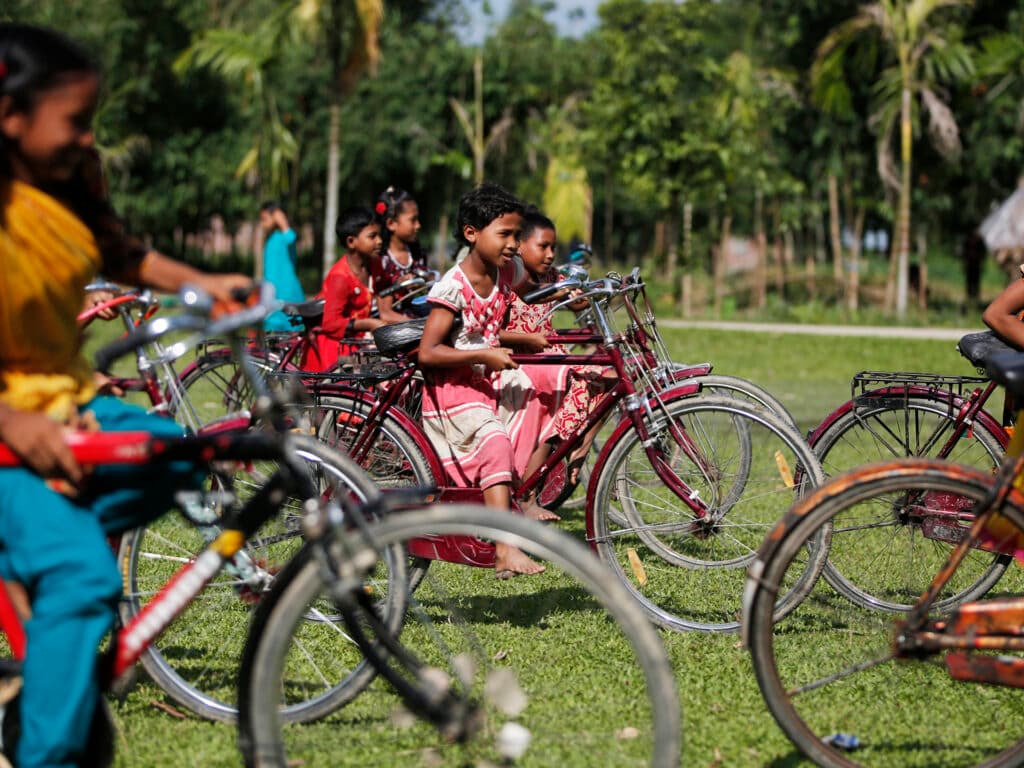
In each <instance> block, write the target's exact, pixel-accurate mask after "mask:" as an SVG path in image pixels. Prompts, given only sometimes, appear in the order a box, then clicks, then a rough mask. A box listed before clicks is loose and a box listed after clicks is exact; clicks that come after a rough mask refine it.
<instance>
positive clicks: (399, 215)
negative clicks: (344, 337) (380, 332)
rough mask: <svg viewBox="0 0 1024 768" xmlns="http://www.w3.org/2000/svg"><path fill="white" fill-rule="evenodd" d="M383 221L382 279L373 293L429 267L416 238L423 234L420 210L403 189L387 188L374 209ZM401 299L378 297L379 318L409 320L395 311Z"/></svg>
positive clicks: (392, 321) (393, 321)
mask: <svg viewBox="0 0 1024 768" xmlns="http://www.w3.org/2000/svg"><path fill="white" fill-rule="evenodd" d="M374 210H375V212H376V213H377V216H378V218H379V219H380V222H381V226H382V227H383V229H382V230H381V235H382V236H383V238H384V249H383V255H382V256H381V259H380V279H379V280H378V281H377V282H376V284H375V285H374V290H375V291H377V292H378V293H380V292H381V291H383V290H384V289H386V288H390V287H391V286H392V285H398V284H399V283H401V282H403V281H404V280H405V279H407V278H408V277H410V276H411V275H414V274H415V273H416V272H417V271H424V270H426V268H427V258H426V254H425V253H424V252H423V247H422V246H421V245H420V243H419V240H417V236H418V235H419V231H420V207H419V205H417V204H416V201H415V200H413V198H412V195H410V194H409V193H408V192H406V191H405V190H404V189H398V188H396V187H388V188H387V189H386V190H384V192H383V194H381V196H380V199H379V200H378V201H377V205H376V207H375V208H374ZM399 298H401V297H400V296H395V295H394V294H390V295H388V296H378V297H377V309H378V311H379V314H380V319H381V320H383V321H384V322H386V323H399V322H401V321H403V320H409V319H410V317H409V316H408V315H405V314H403V313H401V312H398V311H396V310H395V309H394V305H395V302H396V300H397V299H399Z"/></svg>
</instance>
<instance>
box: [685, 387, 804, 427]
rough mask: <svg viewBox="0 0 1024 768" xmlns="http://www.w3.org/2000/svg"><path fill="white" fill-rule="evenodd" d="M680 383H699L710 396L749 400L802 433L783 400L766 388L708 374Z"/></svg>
mask: <svg viewBox="0 0 1024 768" xmlns="http://www.w3.org/2000/svg"><path fill="white" fill-rule="evenodd" d="M679 383H680V384H682V383H697V384H700V386H701V390H702V391H705V390H706V391H708V392H709V393H710V394H716V395H719V394H720V395H731V396H733V397H739V398H740V399H741V400H748V401H750V402H752V403H755V404H756V405H760V406H762V407H763V408H766V409H767V410H769V411H771V412H772V413H774V414H775V415H776V416H779V417H780V418H782V419H783V420H784V421H785V422H786V423H787V424H789V425H790V426H791V427H793V429H795V430H796V431H797V432H799V431H800V430H799V428H798V427H797V425H796V420H795V419H794V418H793V414H792V413H790V412H789V409H788V408H787V407H786V406H785V405H784V404H783V402H782V401H781V400H779V399H778V398H777V397H775V395H773V394H772V393H771V392H769V391H768V390H767V389H765V388H764V387H762V386H759V385H757V384H755V383H754V382H752V381H749V380H747V379H741V378H740V377H738V376H728V375H725V374H719V373H707V374H704V375H703V376H695V377H694V378H692V379H687V380H686V381H685V382H679Z"/></svg>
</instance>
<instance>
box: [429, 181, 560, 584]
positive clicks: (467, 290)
mask: <svg viewBox="0 0 1024 768" xmlns="http://www.w3.org/2000/svg"><path fill="white" fill-rule="evenodd" d="M522 210H523V206H522V203H520V202H519V201H518V200H517V199H516V198H515V197H513V196H512V195H510V194H509V193H508V192H506V191H505V190H504V189H502V188H501V187H499V186H497V185H494V184H483V185H481V186H479V187H477V188H476V189H474V190H473V191H471V192H469V193H467V194H465V195H463V197H462V199H461V200H460V201H459V214H458V223H457V226H458V230H457V232H458V236H459V238H460V240H462V241H463V242H464V243H465V244H466V245H467V246H468V247H469V252H468V254H467V255H466V258H465V259H464V260H463V261H462V262H461V263H459V264H457V265H456V266H454V267H452V268H451V269H450V270H449V271H448V272H447V273H446V274H445V275H444V277H442V278H441V279H440V280H439V281H438V282H437V283H436V284H435V285H434V287H433V289H432V290H431V291H430V296H429V298H428V300H429V301H430V304H431V311H430V315H429V316H428V317H427V323H426V327H425V328H424V330H423V338H422V340H421V342H420V348H419V363H420V366H421V368H422V369H423V372H424V379H425V382H426V383H425V386H424V390H423V426H424V429H425V430H426V432H427V435H428V436H429V437H430V440H431V442H432V443H433V445H434V447H435V449H436V450H437V452H438V454H439V455H440V456H441V458H442V461H443V463H444V467H445V470H446V471H447V472H448V475H449V477H450V479H451V481H452V482H453V483H454V484H455V485H457V486H460V487H464V488H467V487H479V488H481V489H482V490H483V495H484V503H485V504H486V505H487V506H490V507H496V508H498V509H502V510H510V509H511V507H512V492H511V488H512V483H513V481H514V479H515V478H516V475H517V474H518V473H517V471H516V470H517V467H516V451H515V448H514V444H515V443H516V441H517V439H519V440H520V441H522V434H523V431H524V421H525V418H526V416H527V411H528V409H529V407H530V405H531V402H530V401H531V397H532V392H533V385H532V384H531V382H530V380H529V377H528V376H526V375H525V374H524V373H523V372H522V371H521V370H519V367H518V365H517V364H516V363H515V362H514V361H513V360H512V358H511V351H510V350H509V349H507V348H505V347H503V346H501V345H502V343H503V342H506V337H505V333H504V331H503V330H502V328H503V327H504V323H505V319H506V314H507V311H508V306H509V303H510V301H511V296H510V286H509V285H508V284H507V283H504V282H503V281H502V280H501V279H500V277H499V273H500V270H501V268H502V267H503V266H504V265H506V264H508V263H509V262H510V261H511V259H512V257H513V256H514V255H515V253H516V251H517V250H518V248H519V228H520V226H521V223H522ZM456 318H461V319H462V326H461V328H459V329H458V330H456V329H455V320H456ZM517 341H519V342H522V341H523V340H522V339H521V338H517ZM506 343H507V342H506ZM525 431H526V433H527V434H526V441H527V443H528V444H529V445H532V442H533V440H534V439H535V435H534V434H529V429H526V430H525ZM531 450H532V449H531ZM527 455H528V454H527ZM518 469H520V470H521V469H522V467H519V468H518ZM494 568H495V574H496V575H497V576H498V577H499V578H511V577H513V576H519V575H524V574H534V573H540V572H541V571H543V570H544V567H543V566H542V565H540V564H539V563H536V562H534V561H533V560H531V559H530V558H529V557H527V555H526V554H525V553H523V552H522V551H521V550H519V549H517V548H515V547H511V546H509V545H506V544H498V545H496V547H495V563H494Z"/></svg>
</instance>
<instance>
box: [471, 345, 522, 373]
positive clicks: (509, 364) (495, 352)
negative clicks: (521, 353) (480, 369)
mask: <svg viewBox="0 0 1024 768" xmlns="http://www.w3.org/2000/svg"><path fill="white" fill-rule="evenodd" d="M480 362H482V363H483V364H484V365H485V366H486V367H487V370H489V371H507V370H510V369H512V368H518V367H519V363H517V362H516V361H515V360H513V359H512V350H511V349H508V348H507V347H492V348H491V349H485V350H483V351H482V352H481V353H480Z"/></svg>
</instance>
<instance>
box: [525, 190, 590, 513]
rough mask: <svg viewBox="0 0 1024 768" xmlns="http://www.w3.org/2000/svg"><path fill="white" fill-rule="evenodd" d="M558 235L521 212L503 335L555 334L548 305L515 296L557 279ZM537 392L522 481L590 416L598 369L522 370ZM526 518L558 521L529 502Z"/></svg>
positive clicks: (573, 468)
mask: <svg viewBox="0 0 1024 768" xmlns="http://www.w3.org/2000/svg"><path fill="white" fill-rule="evenodd" d="M556 242H557V236H556V232H555V225H554V222H552V221H551V219H549V218H548V217H547V216H545V215H544V214H543V213H541V212H540V211H539V210H538V209H537V208H535V207H533V206H529V207H528V208H526V210H525V211H524V212H523V226H522V231H521V233H520V243H519V256H518V257H517V259H516V262H518V263H516V262H514V263H513V264H512V265H510V267H508V268H506V269H508V270H509V273H510V279H511V280H512V281H513V283H514V284H515V285H516V291H517V293H514V294H513V298H512V306H511V308H510V310H509V320H508V325H507V326H506V327H507V330H508V331H509V332H515V333H521V334H526V335H532V334H539V335H540V336H542V337H547V336H550V335H552V334H553V333H554V332H555V329H554V325H553V323H552V319H551V317H549V316H547V313H548V310H549V309H550V307H551V304H550V303H543V304H527V303H525V302H524V301H523V300H522V299H521V298H519V295H518V294H519V293H526V292H528V291H530V290H533V289H535V288H536V287H537V286H538V285H539V284H543V283H552V282H555V281H556V280H557V279H558V274H557V272H556V271H555V270H554V269H552V266H553V265H554V261H555V244H556ZM549 351H550V352H553V353H557V354H567V353H568V352H569V350H567V349H565V348H564V347H550V348H549ZM523 369H524V370H525V371H526V372H527V374H528V375H529V377H530V379H531V381H532V382H533V385H534V387H535V389H536V399H537V400H538V402H539V408H540V414H541V419H542V421H541V424H540V428H539V429H537V431H536V435H537V446H536V449H535V450H534V451H533V453H532V454H531V457H530V460H529V463H528V464H527V466H526V468H525V469H524V471H523V477H529V476H530V475H531V474H533V472H534V471H536V470H537V469H538V468H539V467H540V466H541V465H542V464H543V463H544V461H545V460H546V459H547V457H548V455H549V454H550V452H551V449H552V447H553V446H552V443H553V442H554V441H557V440H564V439H566V438H568V437H569V436H571V435H573V434H574V433H575V432H576V430H577V429H579V427H580V426H582V425H583V424H584V423H585V422H586V420H587V417H588V415H589V412H590V407H591V405H592V404H593V403H594V401H595V396H596V395H597V394H598V392H599V391H600V377H601V369H600V367H597V366H577V367H576V368H570V367H569V366H563V365H525V366H523ZM593 437H594V436H593V435H587V437H586V439H585V440H584V444H583V445H581V446H580V447H579V448H577V449H576V450H575V451H573V453H572V454H571V455H570V457H569V480H570V482H572V483H574V484H575V483H576V482H577V479H578V473H579V467H580V465H581V464H582V462H583V459H585V458H586V455H587V451H588V450H589V448H590V444H591V442H592V441H593ZM525 509H526V511H527V514H529V515H530V516H531V517H535V518H537V519H539V520H557V519H558V516H557V515H555V514H554V513H552V512H549V511H547V510H545V509H543V507H539V506H537V505H536V502H535V501H534V500H533V499H527V500H526V502H525Z"/></svg>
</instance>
